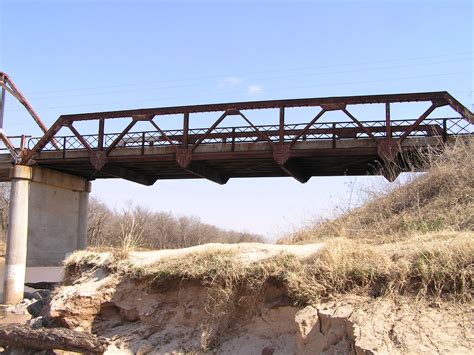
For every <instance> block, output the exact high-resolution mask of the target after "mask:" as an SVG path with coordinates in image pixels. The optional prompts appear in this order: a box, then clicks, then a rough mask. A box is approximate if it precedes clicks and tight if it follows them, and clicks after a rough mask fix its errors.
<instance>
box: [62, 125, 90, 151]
mask: <svg viewBox="0 0 474 355" xmlns="http://www.w3.org/2000/svg"><path fill="white" fill-rule="evenodd" d="M67 127H68V128H69V129H70V130H71V132H72V133H73V134H74V135H75V136H76V138H77V139H78V140H79V142H81V144H82V145H83V146H84V148H86V149H87V150H88V151H89V152H90V151H91V150H92V148H91V146H90V145H89V143H87V142H86V140H85V139H84V137H83V136H82V135H81V134H80V133H79V132H78V131H77V129H76V127H74V126H73V124H72V122H68V126H67ZM64 148H66V147H64Z"/></svg>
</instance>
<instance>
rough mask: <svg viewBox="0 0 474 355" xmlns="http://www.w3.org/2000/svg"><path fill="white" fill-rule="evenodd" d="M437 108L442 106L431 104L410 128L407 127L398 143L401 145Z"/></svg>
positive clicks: (435, 103)
mask: <svg viewBox="0 0 474 355" xmlns="http://www.w3.org/2000/svg"><path fill="white" fill-rule="evenodd" d="M439 106H444V104H442V103H439V102H437V101H435V102H433V103H432V104H431V106H430V107H428V109H427V110H426V111H425V112H423V114H422V115H421V116H420V117H418V119H417V120H416V121H415V122H413V124H412V125H411V126H410V127H408V128H407V129H406V131H405V132H403V134H402V135H401V136H400V138H399V143H402V142H403V141H404V140H405V138H406V137H407V136H408V135H409V134H410V133H411V132H413V131H414V130H415V129H416V128H417V127H418V126H419V125H420V123H421V122H423V121H424V120H425V119H426V118H427V117H428V116H429V115H430V114H431V113H432V112H433V111H434V110H435V109H436V108H437V107H439Z"/></svg>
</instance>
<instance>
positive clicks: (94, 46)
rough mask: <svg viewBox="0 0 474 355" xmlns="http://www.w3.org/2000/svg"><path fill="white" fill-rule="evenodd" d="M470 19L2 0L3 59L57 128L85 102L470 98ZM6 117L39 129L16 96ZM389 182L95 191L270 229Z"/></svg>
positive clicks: (88, 105) (330, 9)
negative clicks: (427, 94) (430, 94)
mask: <svg viewBox="0 0 474 355" xmlns="http://www.w3.org/2000/svg"><path fill="white" fill-rule="evenodd" d="M472 18H473V8H472V2H471V1H456V0H451V1H364V2H356V1H312V2H310V1H118V0H117V1H81V2H79V1H21V0H20V1H9V0H0V69H1V70H3V71H5V72H7V73H8V74H10V75H11V76H12V78H13V79H14V80H15V81H16V83H17V84H18V85H19V87H20V88H21V89H22V91H23V92H24V94H25V95H26V96H27V97H28V99H29V100H30V102H31V103H32V105H33V106H34V107H35V109H36V110H37V111H38V113H39V114H40V116H41V117H42V118H43V119H44V121H45V122H46V123H47V124H48V125H51V124H52V123H53V122H54V121H55V120H56V119H57V117H58V116H59V115H61V114H66V113H77V112H90V111H103V110H118V109H126V108H139V107H159V106H170V105H185V104H198V103H212V102H226V101H242V100H263V99H282V98H297V97H320V96H334V95H337V96H343V95H356V94H377V93H397V92H415V91H435V90H447V91H449V92H450V93H451V94H453V95H454V96H455V97H456V98H457V99H458V100H460V101H461V102H462V103H464V104H465V105H466V106H468V107H469V108H471V109H472V103H473V88H472V83H473V60H472V49H473V38H472ZM417 113H418V112H416V111H415V112H414V113H413V115H416V114H417ZM404 114H408V112H406V113H405V112H404ZM5 115H6V117H5V129H6V131H7V133H8V134H10V135H12V134H18V133H27V134H38V131H37V130H36V129H35V128H34V127H33V125H32V123H31V120H30V118H29V117H28V116H27V115H26V113H25V112H24V111H22V110H21V107H19V106H18V105H16V104H15V103H14V102H13V100H12V99H11V98H9V100H8V102H7V108H6V112H5ZM295 119H296V118H295ZM202 123H204V121H202ZM170 124H172V123H170ZM192 124H193V125H195V126H199V125H200V124H201V122H192ZM382 181H383V180H382V178H378V177H359V178H354V177H337V178H312V179H311V180H310V181H309V182H308V183H307V184H305V185H301V184H299V183H298V182H296V181H294V180H292V179H289V178H275V179H245V180H238V179H235V180H230V181H229V183H228V184H227V185H224V186H219V185H215V184H213V183H211V182H208V181H200V180H195V181H167V182H160V181H159V182H157V183H156V185H155V186H153V187H143V186H140V185H136V184H132V183H129V182H125V181H119V180H102V181H96V182H94V184H93V194H94V195H95V196H97V197H99V198H101V199H103V200H104V201H106V202H107V203H108V204H109V205H110V206H112V207H118V208H120V207H123V206H126V205H127V204H128V202H127V201H130V200H133V201H134V202H135V203H138V204H142V205H145V206H147V207H149V208H151V209H153V210H157V211H159V210H165V211H168V210H169V211H172V212H174V213H177V214H192V215H196V216H199V217H201V219H202V220H203V221H205V222H209V223H214V224H217V225H219V226H222V227H225V228H234V229H241V230H248V231H255V232H258V233H264V234H266V235H268V236H269V237H272V236H275V235H277V234H281V233H284V232H286V231H288V230H289V229H291V228H296V227H298V226H300V225H301V224H302V223H303V222H304V221H305V220H308V219H310V218H313V217H315V218H317V217H321V216H328V215H331V213H333V212H334V211H335V210H337V209H344V208H347V207H348V206H353V205H354V204H356V203H357V202H358V201H360V199H359V197H357V196H358V193H356V192H358V191H359V190H360V189H365V188H367V187H371V186H378V185H380V184H381V183H382ZM351 192H352V194H351Z"/></svg>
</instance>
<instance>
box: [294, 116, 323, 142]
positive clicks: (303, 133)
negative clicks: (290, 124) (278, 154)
mask: <svg viewBox="0 0 474 355" xmlns="http://www.w3.org/2000/svg"><path fill="white" fill-rule="evenodd" d="M325 112H326V110H325V109H322V110H321V111H320V112H319V113H318V114H317V115H316V116H314V118H313V119H312V120H311V122H309V123H308V124H307V125H306V127H305V128H304V129H303V130H302V131H301V132H300V133H299V134H298V135H297V136H296V137H295V138H293V140H292V141H291V143H290V147H292V146H293V145H294V144H295V143H296V142H297V141H298V139H300V138H301V137H302V136H304V135H305V134H306V133H307V132H308V130H309V129H310V128H311V126H312V125H314V124H315V123H316V121H317V120H319V119H320V118H321V116H322V115H324V113H325Z"/></svg>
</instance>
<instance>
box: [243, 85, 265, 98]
mask: <svg viewBox="0 0 474 355" xmlns="http://www.w3.org/2000/svg"><path fill="white" fill-rule="evenodd" d="M247 91H248V93H249V94H250V95H258V94H261V93H262V92H263V85H259V84H253V85H249V86H248V87H247Z"/></svg>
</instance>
